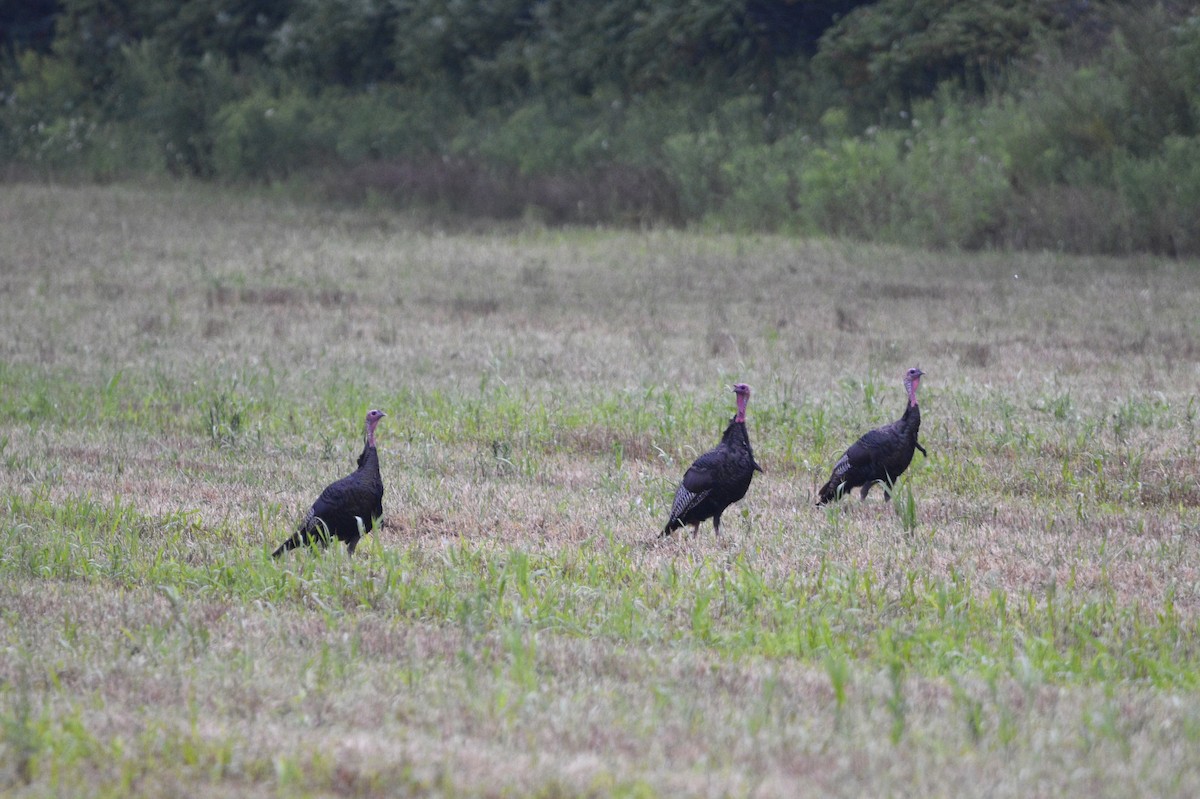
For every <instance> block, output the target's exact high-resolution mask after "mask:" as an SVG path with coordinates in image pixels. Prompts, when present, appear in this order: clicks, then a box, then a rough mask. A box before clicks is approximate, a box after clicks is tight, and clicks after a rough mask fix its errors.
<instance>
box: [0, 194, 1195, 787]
mask: <svg viewBox="0 0 1200 799" xmlns="http://www.w3.org/2000/svg"><path fill="white" fill-rule="evenodd" d="M1198 309H1200V268H1198V266H1197V264H1196V263H1189V262H1172V261H1163V260H1158V259H1149V258H1147V259H1140V260H1103V259H1076V258H1066V257H1061V256H1057V255H1053V254H1045V255H1028V254H1026V255H1007V254H982V255H947V254H931V253H924V252H913V251H904V250H897V249H884V248H876V247H866V246H862V245H855V244H851V243H838V242H820V241H797V240H792V239H785V238H771V237H762V238H741V237H731V236H722V235H717V234H684V233H674V232H647V233H630V232H603V231H589V230H573V231H543V230H537V229H525V230H520V231H512V232H506V231H486V232H480V231H477V230H457V231H449V232H447V231H443V230H439V229H437V228H436V227H435V226H433V225H431V224H429V223H428V222H427V221H423V220H409V219H403V218H397V217H396V216H395V215H393V214H390V213H386V212H383V211H356V212H341V211H333V210H322V209H319V208H315V207H303V206H297V205H295V204H293V203H289V202H286V201H283V200H280V199H277V198H271V197H266V198H254V197H249V196H246V195H240V194H230V193H222V192H220V191H218V190H214V189H211V188H204V187H196V186H187V187H176V188H146V187H130V186H115V187H86V188H67V187H50V186H29V185H6V186H3V187H0V387H2V395H0V464H2V470H0V514H2V519H0V620H2V621H0V635H2V639H0V646H2V650H0V794H4V795H12V796H41V795H91V796H121V797H124V796H129V795H145V796H173V795H179V796H198V795H200V796H289V797H290V796H300V795H316V796H321V795H354V796H368V795H378V796H392V795H406V794H411V795H427V794H429V795H440V796H526V795H531V796H541V797H559V796H577V795H582V796H634V797H649V796H660V795H661V796H670V795H679V796H683V795H686V796H756V797H757V796H763V797H767V796H779V797H785V796H797V795H800V796H803V795H811V796H824V795H848V796H921V797H925V796H955V797H970V796H988V797H996V796H1012V797H1030V796H1046V797H1058V796H1086V797H1097V796H1121V797H1129V796H1156V797H1161V796H1181V797H1182V796H1195V795H1197V794H1200V574H1198V568H1200V452H1198V446H1197V429H1196V427H1197V416H1198V415H1200V402H1197V386H1198V385H1200V312H1198ZM911 365H919V366H921V368H923V369H924V370H925V372H926V377H925V379H924V381H923V382H922V393H921V406H922V412H923V419H924V422H923V429H922V441H923V442H924V444H925V446H926V447H927V448H928V450H929V458H928V459H922V458H921V457H920V456H918V457H917V458H916V459H915V460H914V464H913V466H912V468H911V469H910V470H909V472H908V474H907V475H906V476H905V479H904V481H903V482H902V484H901V486H900V489H899V493H898V495H897V501H896V502H895V503H894V505H895V507H892V506H889V505H886V504H884V503H883V502H882V500H881V498H880V495H879V493H878V492H874V493H873V495H872V497H871V499H869V500H868V501H867V502H865V503H861V502H859V501H858V500H857V498H855V499H853V500H849V501H846V502H843V503H842V504H841V505H840V506H838V507H835V508H832V509H817V508H814V507H813V505H812V500H813V495H814V492H815V489H816V488H817V487H818V486H819V485H820V484H821V483H822V482H824V480H825V479H826V477H828V470H829V468H830V466H831V465H832V463H833V462H834V461H835V460H836V459H837V457H838V455H839V454H840V453H841V451H842V450H843V449H844V448H845V447H846V446H847V445H848V444H849V443H850V442H851V441H853V439H854V438H855V437H856V436H857V435H858V434H860V433H861V432H863V431H865V430H866V429H867V428H868V427H871V426H874V425H877V424H880V423H883V422H886V421H889V420H891V419H894V418H896V417H897V416H898V415H899V414H900V413H901V411H902V410H903V406H904V394H903V389H902V387H901V383H900V380H901V376H902V374H903V372H904V370H905V368H907V367H908V366H911ZM734 381H745V382H748V383H750V384H751V385H752V386H753V387H754V396H753V398H752V399H751V401H750V408H749V419H748V426H749V429H750V435H751V439H752V441H753V443H754V446H755V451H756V454H757V456H758V460H759V461H760V462H761V463H762V465H763V467H764V468H765V470H766V473H765V474H763V475H759V476H757V477H756V478H755V482H754V484H753V486H752V487H751V489H750V492H749V494H748V495H747V497H746V499H745V500H744V501H743V502H742V503H740V504H739V505H738V506H735V507H734V508H732V509H731V510H730V511H729V512H728V513H727V514H726V516H725V519H724V521H725V524H724V527H725V530H724V532H723V534H722V537H721V538H720V539H716V538H715V537H714V536H713V534H712V528H711V525H709V524H705V525H704V526H702V528H701V532H700V535H699V536H698V537H696V538H690V537H688V536H686V535H684V536H679V535H677V536H675V537H672V538H671V539H668V540H666V541H664V542H658V541H656V539H655V535H656V533H657V531H658V530H659V529H661V527H662V524H663V523H664V521H665V520H666V513H667V510H668V507H669V504H670V500H671V497H672V494H673V491H674V486H675V484H676V482H677V481H678V479H679V477H680V476H681V475H682V473H683V471H684V470H685V469H686V467H687V465H688V464H689V463H690V462H691V460H692V459H693V458H694V457H695V456H696V455H697V454H699V453H700V452H703V451H704V450H706V449H708V448H709V447H711V446H713V445H715V444H716V442H717V440H718V439H719V436H720V433H721V430H722V429H723V427H724V425H725V423H726V421H727V420H728V418H729V417H730V416H731V415H732V413H733V395H732V394H731V393H729V391H728V390H727V386H728V384H730V383H731V382H734ZM370 407H380V408H383V409H384V410H386V411H387V412H388V413H389V417H388V418H387V419H385V420H384V421H383V423H382V424H381V425H380V427H379V431H378V437H379V445H380V456H381V461H382V471H383V476H384V481H385V484H386V486H387V494H386V496H385V498H384V508H385V511H386V519H385V522H384V526H383V529H382V530H377V531H376V532H375V533H373V534H372V535H371V536H369V537H368V539H366V540H365V541H364V542H363V544H362V545H361V546H360V547H359V555H358V556H356V557H354V558H353V559H349V558H347V557H346V556H345V554H344V550H331V551H330V552H329V553H327V554H321V553H309V552H297V553H292V554H291V556H289V557H288V558H286V559H284V560H282V561H280V562H275V561H272V560H271V559H270V558H269V557H268V555H267V553H268V552H270V550H271V549H272V548H274V546H275V545H276V544H278V543H279V542H280V541H281V540H282V539H283V538H284V537H286V536H287V535H288V534H289V533H290V531H291V530H292V528H293V526H294V524H295V522H296V521H297V519H298V518H299V516H300V515H301V514H302V513H303V511H304V510H305V509H306V508H307V507H308V504H309V503H311V501H312V500H313V499H314V498H315V496H316V494H317V492H318V491H319V490H320V488H321V487H322V486H324V485H325V484H326V483H328V482H329V481H331V480H332V479H334V478H336V477H340V476H341V475H343V474H345V473H347V472H348V471H349V470H350V469H351V468H352V467H353V461H354V458H355V456H356V455H357V452H358V449H359V447H360V446H361V439H360V431H361V425H362V416H363V414H364V413H365V411H366V410H367V409H368V408H370Z"/></svg>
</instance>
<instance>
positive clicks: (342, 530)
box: [272, 447, 383, 557]
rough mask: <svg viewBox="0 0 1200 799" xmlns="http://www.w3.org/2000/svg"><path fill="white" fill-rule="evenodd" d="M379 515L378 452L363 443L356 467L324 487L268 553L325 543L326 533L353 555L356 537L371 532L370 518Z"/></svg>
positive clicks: (276, 555)
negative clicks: (287, 534)
mask: <svg viewBox="0 0 1200 799" xmlns="http://www.w3.org/2000/svg"><path fill="white" fill-rule="evenodd" d="M381 516H383V478H382V477H381V476H380V474H379V453H378V452H377V451H376V449H375V447H364V448H363V451H362V454H361V455H359V456H358V469H357V470H355V471H354V472H352V473H351V474H349V475H347V476H346V477H343V478H342V479H341V480H338V481H336V482H334V483H330V484H329V485H328V486H326V487H325V490H324V491H322V492H321V495H320V496H319V497H317V501H316V502H314V503H313V504H312V507H311V508H309V509H308V513H306V514H305V515H304V519H303V520H302V521H301V522H300V527H299V529H297V530H296V533H295V535H293V536H292V537H291V538H289V539H288V540H287V541H284V542H283V543H282V544H281V545H280V546H279V548H278V549H276V550H275V551H274V552H273V553H272V556H274V557H279V556H280V555H282V554H283V553H284V552H287V551H288V550H289V549H295V548H296V547H298V546H302V545H305V544H308V543H309V542H311V541H319V542H321V544H322V545H327V544H328V538H330V537H332V538H336V539H338V540H339V541H344V542H345V543H346V548H347V549H348V550H349V552H350V554H351V555H353V554H354V548H355V547H356V546H358V541H359V539H360V538H361V537H362V536H363V535H365V534H366V533H369V532H371V530H372V529H373V527H374V520H375V519H377V518H379V517H381ZM322 523H324V524H323V525H322ZM360 525H361V528H360ZM326 531H328V532H326Z"/></svg>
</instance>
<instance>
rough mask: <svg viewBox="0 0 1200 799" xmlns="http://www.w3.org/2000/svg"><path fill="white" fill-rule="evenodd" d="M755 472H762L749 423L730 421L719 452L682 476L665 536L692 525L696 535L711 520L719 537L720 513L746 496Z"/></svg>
mask: <svg viewBox="0 0 1200 799" xmlns="http://www.w3.org/2000/svg"><path fill="white" fill-rule="evenodd" d="M755 470H758V471H760V472H761V471H762V469H761V468H760V467H759V465H758V464H757V463H756V462H755V461H754V451H753V450H752V449H751V448H750V436H749V434H748V433H747V432H746V424H745V422H736V421H731V422H730V423H729V426H728V427H726V428H725V434H724V435H723V436H722V437H721V443H720V444H718V445H717V447H716V449H713V450H710V451H708V452H706V453H704V454H703V455H701V456H700V457H699V458H697V459H696V461H695V463H693V464H692V465H691V467H690V468H689V469H688V470H687V472H686V473H685V474H684V475H683V481H682V482H681V483H680V484H679V488H678V489H676V491H675V501H674V502H673V503H672V505H671V516H670V519H669V520H668V521H667V524H666V526H665V527H663V531H662V535H670V534H671V531H673V530H678V529H679V528H681V527H683V526H684V525H691V526H692V528H693V530H692V532H693V534H694V533H695V532H696V529H698V528H699V526H700V523H701V522H703V521H705V520H706V519H710V518H711V519H712V520H713V530H714V531H715V532H716V533H717V534H718V535H720V533H721V514H722V513H724V512H725V509H726V508H728V507H729V506H730V505H732V504H733V503H735V502H737V501H738V500H740V499H741V498H742V497H744V496H746V492H747V491H748V490H749V489H750V481H751V480H752V479H753V477H754V472H755Z"/></svg>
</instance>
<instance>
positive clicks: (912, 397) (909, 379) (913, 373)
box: [904, 366, 925, 405]
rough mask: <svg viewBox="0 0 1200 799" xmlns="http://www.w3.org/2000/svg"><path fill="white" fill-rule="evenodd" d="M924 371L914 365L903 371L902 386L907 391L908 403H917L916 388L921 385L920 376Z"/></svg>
mask: <svg viewBox="0 0 1200 799" xmlns="http://www.w3.org/2000/svg"><path fill="white" fill-rule="evenodd" d="M924 374H925V373H924V372H922V371H921V370H920V369H919V368H918V367H916V366H914V367H912V368H911V369H909V370H908V371H907V372H905V373H904V388H905V389H907V391H908V404H909V405H916V404H917V388H918V387H919V386H920V385H921V377H922V376H923V375H924Z"/></svg>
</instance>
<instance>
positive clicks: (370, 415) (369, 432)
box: [365, 408, 387, 447]
mask: <svg viewBox="0 0 1200 799" xmlns="http://www.w3.org/2000/svg"><path fill="white" fill-rule="evenodd" d="M385 416H387V414H386V413H384V412H383V411H381V410H378V409H376V408H372V409H371V410H369V411H367V422H366V433H365V436H366V440H367V446H369V447H373V446H375V425H377V424H379V420H380V419H382V418H383V417H385Z"/></svg>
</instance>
